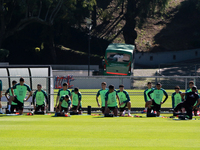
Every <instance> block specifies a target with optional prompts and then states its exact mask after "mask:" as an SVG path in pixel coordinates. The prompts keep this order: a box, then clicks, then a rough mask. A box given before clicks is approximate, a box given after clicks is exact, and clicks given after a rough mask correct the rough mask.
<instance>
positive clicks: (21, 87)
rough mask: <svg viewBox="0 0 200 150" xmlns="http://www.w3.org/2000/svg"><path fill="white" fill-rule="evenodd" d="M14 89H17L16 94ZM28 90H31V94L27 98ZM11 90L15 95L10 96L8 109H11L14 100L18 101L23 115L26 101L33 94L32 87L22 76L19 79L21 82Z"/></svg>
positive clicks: (20, 112)
mask: <svg viewBox="0 0 200 150" xmlns="http://www.w3.org/2000/svg"><path fill="white" fill-rule="evenodd" d="M14 89H16V90H17V92H16V95H15V94H14ZM27 91H29V95H28V97H27V98H26V99H25V97H26V93H27ZM11 92H12V95H13V96H10V98H9V105H8V111H10V107H11V103H12V101H13V102H15V103H17V106H18V107H19V114H20V115H22V113H23V108H24V101H27V100H28V99H29V98H30V96H31V95H32V91H31V88H30V87H29V86H28V85H27V84H25V83H24V78H22V77H21V78H20V79H19V83H17V84H15V85H14V86H13V87H12V88H11Z"/></svg>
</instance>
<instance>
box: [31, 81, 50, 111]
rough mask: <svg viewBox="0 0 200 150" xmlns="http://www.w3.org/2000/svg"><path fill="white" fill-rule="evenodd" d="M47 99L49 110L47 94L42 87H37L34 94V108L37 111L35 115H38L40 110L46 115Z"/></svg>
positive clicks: (39, 85)
mask: <svg viewBox="0 0 200 150" xmlns="http://www.w3.org/2000/svg"><path fill="white" fill-rule="evenodd" d="M35 99H36V106H35ZM45 99H46V104H47V105H46V108H48V97H47V93H46V92H45V91H44V90H43V89H42V85H41V84H38V85H37V90H36V91H35V92H34V93H33V98H32V101H33V106H34V109H35V113H37V112H38V111H39V110H40V109H41V111H42V112H43V113H44V110H45Z"/></svg>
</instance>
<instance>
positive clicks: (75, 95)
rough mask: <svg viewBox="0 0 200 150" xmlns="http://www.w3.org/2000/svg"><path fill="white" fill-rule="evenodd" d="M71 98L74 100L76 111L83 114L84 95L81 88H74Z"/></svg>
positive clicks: (73, 104)
mask: <svg viewBox="0 0 200 150" xmlns="http://www.w3.org/2000/svg"><path fill="white" fill-rule="evenodd" d="M70 98H71V100H72V110H73V112H74V113H77V112H78V114H82V102H81V98H82V95H81V93H80V92H79V88H77V87H76V88H74V90H72V93H71V97H70Z"/></svg>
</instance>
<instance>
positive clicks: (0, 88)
mask: <svg viewBox="0 0 200 150" xmlns="http://www.w3.org/2000/svg"><path fill="white" fill-rule="evenodd" d="M2 86H3V84H2V81H1V80H0V92H1V91H2V90H3V87H2Z"/></svg>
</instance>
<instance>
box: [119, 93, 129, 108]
mask: <svg viewBox="0 0 200 150" xmlns="http://www.w3.org/2000/svg"><path fill="white" fill-rule="evenodd" d="M124 94H125V95H126V99H127V100H125V101H123V102H122V103H121V104H120V106H121V105H123V104H126V103H128V102H129V101H130V96H129V94H128V92H124Z"/></svg>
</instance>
